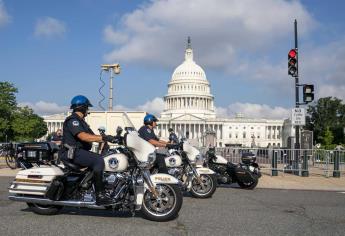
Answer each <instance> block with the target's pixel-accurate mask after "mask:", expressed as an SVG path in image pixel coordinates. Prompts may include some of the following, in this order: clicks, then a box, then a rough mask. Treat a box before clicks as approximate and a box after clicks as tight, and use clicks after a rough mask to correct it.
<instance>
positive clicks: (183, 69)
mask: <svg viewBox="0 0 345 236" xmlns="http://www.w3.org/2000/svg"><path fill="white" fill-rule="evenodd" d="M164 104H165V107H164V111H163V112H162V113H161V115H160V118H159V123H158V127H157V130H156V134H157V135H158V136H160V137H161V138H162V139H168V137H169V132H168V129H169V128H170V127H171V128H173V129H174V131H175V132H176V133H177V134H178V135H179V136H186V134H187V136H188V138H189V139H190V141H191V142H192V143H194V144H195V145H197V146H202V145H204V141H205V137H206V134H208V135H212V136H213V137H215V144H216V146H218V147H224V146H237V145H238V146H245V147H267V146H275V147H282V146H286V142H287V138H288V136H291V135H292V126H291V123H290V122H289V121H288V120H285V121H284V120H271V119H252V118H245V117H244V116H243V115H242V114H237V115H236V117H234V118H217V116H216V112H215V107H214V96H213V95H212V93H211V86H210V83H209V82H208V80H207V78H206V73H205V71H204V70H203V69H202V68H201V67H200V66H199V65H198V64H196V63H195V61H194V57H193V50H192V47H191V41H190V38H188V44H187V48H186V50H185V59H184V61H183V63H182V64H181V65H179V66H178V67H177V68H176V69H175V71H174V73H173V74H172V76H171V80H170V82H169V84H168V93H167V95H166V96H165V97H164ZM145 115H146V112H144V111H129V112H124V111H92V112H91V113H90V115H89V116H87V117H86V119H87V122H88V123H89V124H90V126H91V128H92V129H93V130H94V131H96V130H97V128H98V127H99V126H105V127H106V128H107V132H108V133H109V134H114V132H115V129H116V127H117V125H120V126H128V124H126V122H127V123H128V121H130V123H132V124H133V125H134V126H135V127H136V128H137V129H139V128H140V126H141V125H142V120H143V118H144V116H145ZM65 117H66V115H65V114H57V115H52V116H45V117H44V119H45V122H46V123H47V126H48V133H51V132H54V131H56V129H58V128H61V127H62V123H63V121H64V119H65ZM188 134H189V135H188Z"/></svg>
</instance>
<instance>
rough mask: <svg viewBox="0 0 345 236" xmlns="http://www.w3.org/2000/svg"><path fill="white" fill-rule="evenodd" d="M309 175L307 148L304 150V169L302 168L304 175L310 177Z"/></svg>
mask: <svg viewBox="0 0 345 236" xmlns="http://www.w3.org/2000/svg"><path fill="white" fill-rule="evenodd" d="M308 176H309V170H308V156H307V150H304V152H303V169H302V177H308Z"/></svg>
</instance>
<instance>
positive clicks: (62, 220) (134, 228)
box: [0, 177, 345, 236]
mask: <svg viewBox="0 0 345 236" xmlns="http://www.w3.org/2000/svg"><path fill="white" fill-rule="evenodd" d="M10 181H11V178H7V177H0V229H1V232H0V234H1V235H98V236H100V235H344V232H345V204H344V203H345V194H344V193H340V192H325V191H292V190H269V189H256V190H253V191H245V190H241V189H237V188H225V187H223V188H218V189H217V192H216V193H215V195H214V196H213V198H211V199H193V198H191V197H188V196H187V197H185V198H184V205H183V206H182V209H181V211H180V215H179V217H178V219H176V220H174V221H171V222H164V223H157V222H151V221H147V220H145V219H142V218H140V217H139V216H136V217H131V216H130V215H129V214H127V213H112V212H108V211H99V210H88V209H82V210H80V209H75V208H67V209H64V210H63V211H62V212H61V213H60V214H59V215H55V216H40V215H36V214H34V213H32V212H31V211H29V210H28V209H27V207H26V204H24V203H18V202H12V201H9V200H7V189H6V188H7V187H8V184H9V182H10Z"/></svg>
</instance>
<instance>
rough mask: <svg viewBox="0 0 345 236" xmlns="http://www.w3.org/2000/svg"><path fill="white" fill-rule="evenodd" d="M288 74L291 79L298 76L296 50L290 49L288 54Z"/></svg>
mask: <svg viewBox="0 0 345 236" xmlns="http://www.w3.org/2000/svg"><path fill="white" fill-rule="evenodd" d="M288 73H289V75H291V76H293V77H297V76H298V65H297V49H291V50H290V51H289V54H288Z"/></svg>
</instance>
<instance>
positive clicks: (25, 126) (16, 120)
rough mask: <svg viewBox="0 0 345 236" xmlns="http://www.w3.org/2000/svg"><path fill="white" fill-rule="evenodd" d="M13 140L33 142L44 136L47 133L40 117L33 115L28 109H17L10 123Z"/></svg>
mask: <svg viewBox="0 0 345 236" xmlns="http://www.w3.org/2000/svg"><path fill="white" fill-rule="evenodd" d="M11 126H12V130H13V134H14V139H15V140H20V141H33V140H34V139H37V138H40V137H42V136H43V135H45V134H46V133H47V131H48V129H47V125H46V124H45V122H44V120H43V118H42V117H40V116H38V115H36V114H34V113H33V110H32V109H30V108H29V107H19V108H18V109H17V111H16V112H15V113H14V115H13V120H12V122H11Z"/></svg>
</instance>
